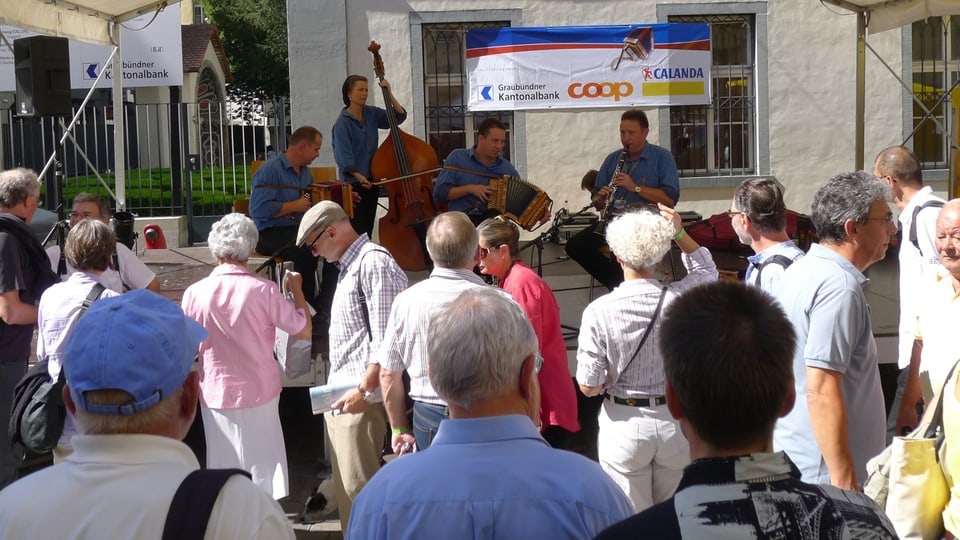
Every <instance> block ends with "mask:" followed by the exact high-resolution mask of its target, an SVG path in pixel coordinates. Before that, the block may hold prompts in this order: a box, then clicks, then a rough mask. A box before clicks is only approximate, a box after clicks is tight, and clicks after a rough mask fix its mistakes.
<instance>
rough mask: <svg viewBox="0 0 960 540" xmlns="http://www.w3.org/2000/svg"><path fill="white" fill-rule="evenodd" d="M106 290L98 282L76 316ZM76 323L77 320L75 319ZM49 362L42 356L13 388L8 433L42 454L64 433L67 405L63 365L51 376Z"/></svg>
mask: <svg viewBox="0 0 960 540" xmlns="http://www.w3.org/2000/svg"><path fill="white" fill-rule="evenodd" d="M103 291H104V286H103V285H101V284H99V283H97V284H95V285H94V286H93V287H92V288H91V289H90V293H89V294H88V295H87V298H86V299H85V300H84V301H83V305H81V306H80V314H79V315H77V320H79V319H80V317H82V316H83V314H84V313H86V311H87V308H89V307H90V305H91V304H93V303H94V302H95V301H96V300H97V298H100V295H101V294H102V293H103ZM74 324H76V323H74ZM48 364H49V362H48V361H47V359H46V358H41V359H40V360H39V361H37V363H36V364H34V365H33V366H31V367H30V369H28V370H27V373H26V374H25V375H24V376H23V378H21V379H20V381H19V382H18V383H17V386H16V387H15V388H14V390H13V406H12V408H11V411H10V422H9V424H8V425H7V433H8V435H9V436H10V443H11V444H15V443H19V444H20V445H22V446H23V447H24V448H26V449H27V450H29V451H30V452H33V453H35V454H43V453H46V452H49V451H51V450H53V449H54V448H56V446H57V442H58V441H59V440H60V436H61V435H62V434H63V423H64V422H65V421H66V419H67V408H66V406H65V405H64V404H63V394H62V392H63V385H64V384H65V379H64V376H63V368H62V367H61V369H60V376H59V377H57V380H55V381H54V380H51V379H50V374H49V373H48V371H47V368H48Z"/></svg>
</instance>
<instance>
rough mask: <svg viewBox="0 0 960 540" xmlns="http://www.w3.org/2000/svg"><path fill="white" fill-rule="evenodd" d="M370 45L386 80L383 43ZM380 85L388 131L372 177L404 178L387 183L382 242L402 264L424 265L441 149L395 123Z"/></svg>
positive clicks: (423, 267)
mask: <svg viewBox="0 0 960 540" xmlns="http://www.w3.org/2000/svg"><path fill="white" fill-rule="evenodd" d="M367 50H368V51H370V52H371V53H372V54H373V70H374V73H376V75H377V80H379V81H381V82H382V81H383V79H384V72H385V70H384V67H383V59H382V58H380V45H379V44H378V43H377V42H376V41H371V42H370V46H369V47H368V48H367ZM381 89H382V90H383V101H384V104H385V106H384V109H385V110H386V111H387V121H388V123H389V124H390V136H389V137H388V138H387V139H386V140H385V141H383V144H381V145H380V147H379V148H377V151H376V153H374V155H373V162H372V163H371V164H370V173H371V176H373V178H394V177H403V178H402V179H400V180H397V181H395V182H389V183H385V184H383V186H384V188H385V189H386V190H387V196H388V198H389V200H390V205H389V207H388V209H387V215H385V216H384V217H382V218H380V229H379V230H380V243H381V244H382V245H383V247H385V248H387V250H389V251H390V253H391V254H392V255H393V258H394V259H396V261H397V264H399V265H400V268H403V269H404V270H407V271H417V270H426V269H427V268H429V267H430V258H429V255H428V254H427V252H426V237H427V225H428V224H429V223H430V220H431V219H433V217H434V216H436V215H437V206H436V204H435V203H434V200H433V172H435V171H436V170H437V165H438V160H437V152H436V151H435V150H434V149H433V147H431V146H430V145H429V144H427V143H426V142H425V141H423V140H421V139H418V138H417V137H414V136H413V135H410V134H409V133H407V132H405V131H403V130H402V129H400V128H399V127H397V113H396V111H395V110H394V109H393V100H391V99H390V89H389V88H385V87H381ZM417 171H423V172H422V173H418V172H417ZM371 180H372V179H371Z"/></svg>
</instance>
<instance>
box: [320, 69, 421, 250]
mask: <svg viewBox="0 0 960 540" xmlns="http://www.w3.org/2000/svg"><path fill="white" fill-rule="evenodd" d="M380 86H381V87H383V88H386V89H387V90H389V89H390V83H388V82H387V81H386V80H382V81H381V82H380ZM341 91H342V94H343V104H344V105H346V106H345V107H344V108H343V111H342V112H341V113H340V117H339V118H337V121H336V122H335V123H334V124H333V157H334V159H335V160H336V162H337V168H338V169H339V171H340V173H339V174H340V178H341V179H343V181H344V182H348V183H350V184H353V189H354V192H355V193H358V194H359V195H360V203H359V204H356V205H354V210H353V212H354V213H353V228H354V229H356V231H357V232H358V233H367V235H369V236H373V224H374V223H375V222H376V217H377V197H378V195H379V193H380V188H378V187H374V186H373V185H372V184H371V182H372V181H373V180H374V179H373V178H370V176H371V174H370V163H371V162H372V161H373V155H374V153H375V152H376V151H377V142H378V138H379V133H378V130H379V129H389V128H390V124H389V122H388V119H387V111H385V110H384V109H381V108H380V107H374V106H372V105H367V93H368V83H367V78H366V77H364V76H362V75H350V76H349V77H347V79H346V80H345V81H343V88H342V90H341ZM388 94H389V95H390V101H391V102H392V103H393V109H394V111H396V118H397V122H398V123H403V121H404V120H406V118H407V111H406V110H404V108H403V106H401V105H400V103H398V102H397V99H396V98H395V97H393V93H392V92H388Z"/></svg>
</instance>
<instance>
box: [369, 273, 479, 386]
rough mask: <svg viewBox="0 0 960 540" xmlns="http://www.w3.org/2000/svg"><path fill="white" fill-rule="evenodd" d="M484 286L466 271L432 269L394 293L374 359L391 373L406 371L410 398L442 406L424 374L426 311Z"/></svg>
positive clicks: (427, 316) (428, 311) (428, 319)
mask: <svg viewBox="0 0 960 540" xmlns="http://www.w3.org/2000/svg"><path fill="white" fill-rule="evenodd" d="M486 286H487V285H486V284H485V283H484V282H483V280H482V279H480V278H479V277H478V276H477V275H476V274H474V273H473V272H471V271H470V270H462V269H455V268H439V267H437V268H434V269H433V272H431V273H430V277H429V278H428V279H426V280H424V281H421V282H420V283H417V284H415V285H413V286H412V287H410V288H409V289H407V290H405V291H403V292H402V293H400V295H399V296H397V301H396V302H395V303H394V304H393V311H392V312H391V313H390V322H389V324H388V325H387V330H386V336H385V337H384V340H383V346H382V347H381V348H380V353H379V354H378V355H377V358H376V360H377V361H379V362H380V366H381V367H382V368H384V369H388V370H390V371H394V372H400V371H403V370H407V373H408V374H410V397H411V398H413V399H415V400H417V401H422V402H424V403H430V404H433V405H446V404H447V403H446V402H445V401H443V400H442V399H440V396H438V395H437V392H436V390H434V389H433V386H432V385H431V384H430V377H429V376H428V375H427V326H428V325H429V322H430V314H431V313H432V312H433V310H434V309H435V308H436V307H437V306H439V305H440V304H443V303H446V302H449V301H451V300H453V299H454V298H456V297H457V295H459V294H460V293H461V292H463V291H465V290H467V289H472V288H475V287H486Z"/></svg>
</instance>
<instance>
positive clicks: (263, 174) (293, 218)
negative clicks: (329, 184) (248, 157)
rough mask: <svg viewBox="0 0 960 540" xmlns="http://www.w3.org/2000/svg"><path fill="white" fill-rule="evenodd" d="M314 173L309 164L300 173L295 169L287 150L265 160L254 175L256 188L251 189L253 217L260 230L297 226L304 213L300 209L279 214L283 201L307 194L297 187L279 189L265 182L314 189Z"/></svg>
mask: <svg viewBox="0 0 960 540" xmlns="http://www.w3.org/2000/svg"><path fill="white" fill-rule="evenodd" d="M312 183H313V176H312V175H311V174H310V169H309V168H308V167H307V166H303V167H300V173H299V174H297V171H296V170H294V168H293V165H291V164H290V160H288V159H287V156H286V155H284V154H279V155H278V156H277V157H276V158H275V159H271V160H270V161H266V162H264V164H263V165H261V166H260V168H259V169H257V173H256V174H254V175H253V191H252V192H251V193H250V217H251V218H253V222H254V223H255V224H256V226H257V230H258V231H262V230H264V229H269V228H271V227H293V226H296V225H298V224H299V223H300V218H302V217H303V214H302V213H300V212H296V213H293V214H287V215H285V216H277V214H278V213H279V212H280V208H281V207H283V203H285V202H290V201H295V200H297V199H298V198H300V197H302V196H303V192H302V191H299V190H297V189H282V188H281V189H278V188H272V187H264V186H291V187H292V188H300V189H310V184H312Z"/></svg>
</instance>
